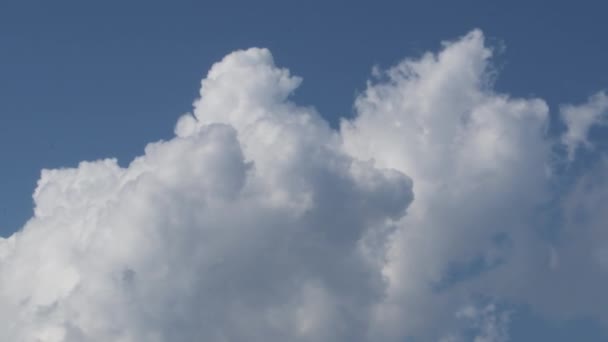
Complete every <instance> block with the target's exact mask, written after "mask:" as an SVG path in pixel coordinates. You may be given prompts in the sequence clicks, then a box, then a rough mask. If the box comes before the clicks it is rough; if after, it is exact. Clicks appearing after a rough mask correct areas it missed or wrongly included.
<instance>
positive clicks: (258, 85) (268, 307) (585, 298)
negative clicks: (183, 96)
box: [0, 30, 608, 342]
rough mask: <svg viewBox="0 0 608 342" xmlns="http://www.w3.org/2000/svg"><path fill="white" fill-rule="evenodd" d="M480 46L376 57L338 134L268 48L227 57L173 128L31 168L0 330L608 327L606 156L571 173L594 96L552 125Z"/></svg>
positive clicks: (462, 331) (103, 334)
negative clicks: (70, 161) (128, 158)
mask: <svg viewBox="0 0 608 342" xmlns="http://www.w3.org/2000/svg"><path fill="white" fill-rule="evenodd" d="M491 56H492V50H491V48H489V47H487V46H486V45H485V44H484V37H483V34H482V33H481V32H480V31H477V30H476V31H472V32H471V33H469V34H467V35H466V36H464V37H462V38H460V39H458V40H456V41H453V42H445V43H443V47H442V49H441V51H440V52H438V53H436V54H435V53H427V54H425V55H423V56H422V57H420V58H417V59H406V60H404V61H402V62H401V63H399V64H397V65H396V66H394V67H392V68H390V69H388V70H386V71H377V72H375V76H374V77H375V78H374V80H372V81H370V82H369V84H368V87H367V89H366V90H365V91H364V92H363V93H362V94H360V95H359V96H358V97H357V99H356V102H355V110H356V117H355V118H353V119H352V120H343V122H342V123H341V127H340V129H339V130H337V131H336V130H333V129H331V128H330V127H329V125H328V124H327V122H326V121H325V120H324V119H323V118H322V117H321V116H320V115H319V114H318V113H316V112H315V111H314V109H312V108H309V107H300V106H298V105H296V104H294V103H293V102H291V101H290V100H289V96H290V94H292V93H293V91H295V90H296V88H297V87H298V86H299V84H300V81H301V80H300V79H299V78H298V77H296V76H292V75H290V73H289V71H288V70H286V69H282V68H280V67H277V66H276V65H275V64H274V61H273V58H272V55H271V54H270V52H269V51H268V50H265V49H249V50H244V51H237V52H234V53H232V54H230V55H228V56H226V57H225V58H224V59H223V60H222V61H220V62H218V63H217V64H215V65H213V67H212V68H211V70H210V71H209V73H208V75H207V77H206V78H205V79H204V80H203V81H202V86H201V91H200V98H199V99H197V100H196V102H195V104H194V110H193V112H192V113H188V114H185V115H183V116H182V117H181V118H180V119H179V120H178V122H177V124H176V127H175V134H176V136H175V137H174V138H173V139H171V140H169V141H160V142H156V143H151V144H149V145H148V146H147V147H146V150H145V153H144V154H143V155H142V156H140V157H138V158H136V159H135V160H133V161H132V162H131V163H130V165H129V166H128V167H126V168H121V167H120V166H118V164H117V162H116V161H115V160H112V159H108V160H100V161H94V162H82V163H80V164H79V165H78V166H77V167H75V168H66V169H58V170H43V172H42V175H41V178H40V180H39V182H38V186H37V189H36V191H35V193H34V201H35V216H34V217H33V218H31V219H30V220H29V221H28V222H27V223H26V224H25V226H24V227H23V229H22V230H21V231H20V232H18V233H16V234H14V235H13V236H11V237H10V238H8V239H0V340H3V341H4V340H6V341H25V342H29V341H42V342H77V341H95V342H97V341H99V342H101V341H119V342H143V341H146V342H148V341H150V342H166V341H167V342H168V341H177V342H179V341H184V342H185V341H194V340H205V341H403V340H404V338H406V337H416V338H419V339H421V340H424V341H427V340H428V341H467V340H475V341H479V342H481V341H487V342H490V341H493V342H502V341H508V339H509V331H508V328H509V323H510V315H511V313H512V311H513V310H516V308H517V307H518V306H526V307H529V308H531V309H532V310H533V311H535V312H538V313H539V314H542V315H545V316H546V317H549V318H553V319H564V318H571V317H583V316H587V317H595V318H598V319H601V320H602V321H603V322H605V323H608V311H607V310H606V309H605V308H606V307H608V303H605V300H603V299H601V298H605V296H603V291H604V289H605V288H606V285H608V279H607V277H606V272H607V271H608V243H607V242H606V241H608V240H607V238H608V235H607V233H606V229H605V227H604V226H605V224H604V222H606V221H607V220H608V217H606V214H605V210H602V209H601V208H602V205H603V203H605V202H606V199H608V182H606V180H605V179H606V176H607V175H608V166H607V165H608V163H607V162H605V161H602V160H603V159H602V157H601V156H600V157H598V158H597V159H598V161H593V162H590V163H589V165H592V166H591V167H589V168H588V169H589V171H588V172H583V174H582V176H579V178H578V179H577V180H575V181H574V182H572V185H567V184H566V183H564V182H562V178H567V177H566V176H567V175H566V174H567V173H568V172H569V171H568V170H569V169H568V168H567V167H566V168H564V167H562V166H563V165H564V164H571V163H575V162H576V158H577V155H576V153H575V152H576V150H577V148H579V147H580V146H581V145H582V146H586V147H590V146H592V145H593V144H592V142H591V141H590V138H589V137H588V133H589V131H590V129H591V128H592V127H593V126H594V125H599V124H604V123H605V122H606V119H605V116H606V111H607V108H608V101H607V100H606V95H605V93H602V92H600V93H598V94H596V95H594V96H592V97H591V98H590V99H589V101H588V102H587V103H583V104H579V105H564V106H562V107H561V113H560V114H561V116H560V118H561V120H562V121H563V123H564V125H565V129H564V132H563V134H562V135H561V136H551V135H549V134H548V133H547V127H548V126H549V123H550V120H551V116H550V113H549V108H548V105H547V104H546V103H545V102H544V101H543V100H542V99H519V98H512V97H510V96H508V95H506V94H499V93H496V92H495V91H494V90H493V88H492V83H491V79H492V77H490V75H491V74H492V66H491V63H490V59H491ZM560 151H565V152H564V153H560ZM598 153H600V154H601V151H600V152H598ZM562 183H563V184H566V185H563V184H562ZM556 184H560V186H556ZM568 184H569V183H568ZM556 189H557V190H556ZM548 232H549V233H548ZM556 284H557V285H556ZM573 289H575V290H576V291H574V293H576V295H574V294H573Z"/></svg>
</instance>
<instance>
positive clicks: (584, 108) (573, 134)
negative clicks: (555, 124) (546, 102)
mask: <svg viewBox="0 0 608 342" xmlns="http://www.w3.org/2000/svg"><path fill="white" fill-rule="evenodd" d="M560 114H561V118H562V120H563V121H564V123H565V124H566V127H567V130H566V132H564V134H563V135H562V142H563V143H564V145H565V146H566V148H567V151H568V158H569V159H570V160H572V159H574V154H575V152H576V149H577V148H578V147H579V146H581V145H583V146H584V147H586V148H591V147H593V145H592V144H591V142H590V141H589V140H588V139H587V136H588V134H589V129H591V127H592V126H593V125H605V124H606V123H607V122H608V121H607V118H606V115H608V96H606V93H605V92H599V93H597V94H595V95H593V96H591V97H590V98H589V100H588V101H587V102H586V103H584V104H581V105H565V106H562V108H560Z"/></svg>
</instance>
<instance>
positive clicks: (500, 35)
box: [0, 0, 608, 341]
mask: <svg viewBox="0 0 608 342" xmlns="http://www.w3.org/2000/svg"><path fill="white" fill-rule="evenodd" d="M607 10H608V5H606V4H605V3H603V2H601V1H584V2H579V3H577V4H574V3H573V2H569V1H553V2H541V1H537V2H536V1H535V2H513V1H509V2H507V1H502V2H498V1H471V0H465V1H458V2H456V1H377V2H373V3H372V2H368V1H331V2H329V1H327V2H320V1H307V2H305V1H299V2H297V1H261V2H254V1H171V2H169V1H138V0H133V1H99V2H83V1H68V0H65V1H63V0H62V1H53V2H51V1H33V0H27V1H16V0H7V1H2V2H1V3H0V51H1V53H0V118H1V120H0V155H1V156H2V157H3V161H4V164H3V167H2V168H0V234H1V235H2V236H5V237H7V236H9V235H11V234H12V233H13V232H15V231H17V230H18V229H20V228H21V227H22V226H23V225H24V223H25V222H26V221H27V220H28V219H29V218H30V217H32V215H33V213H32V208H33V200H32V193H33V191H34V189H35V187H36V182H37V180H38V179H39V178H40V170H41V169H54V168H60V167H76V166H77V165H78V162H80V161H82V160H97V159H100V158H108V157H114V158H117V159H118V162H119V164H120V165H121V166H127V165H128V163H129V162H130V161H131V160H132V159H133V158H134V157H135V156H138V155H141V154H143V151H144V147H145V146H146V144H147V143H149V142H153V141H157V140H160V139H165V140H166V139H171V138H172V137H173V135H174V134H173V129H174V127H175V122H176V121H177V120H178V118H179V117H180V116H181V115H182V114H183V113H186V112H189V111H192V103H193V101H194V100H195V99H196V98H197V97H198V96H199V88H200V82H201V79H203V78H204V77H205V75H206V74H207V72H208V70H209V68H210V67H211V66H212V65H213V63H215V62H218V61H220V60H221V59H222V58H223V57H224V56H225V55H227V54H228V53H230V52H232V51H235V50H238V49H246V48H250V47H263V48H268V49H269V50H270V51H271V52H272V55H273V56H274V60H275V63H276V64H277V65H278V66H280V67H287V68H289V70H290V71H291V73H292V74H294V75H298V76H300V77H302V79H303V83H302V85H301V86H300V87H299V88H298V89H297V91H296V92H295V93H294V95H293V97H292V98H291V99H292V100H293V101H294V102H295V103H297V104H298V105H300V106H314V108H316V110H317V111H318V112H319V113H320V114H321V116H322V117H323V118H324V119H325V120H327V121H328V122H329V123H330V125H331V126H332V127H333V128H335V129H336V128H337V127H338V126H339V119H340V118H353V117H354V116H356V112H357V111H356V110H355V109H354V107H353V103H354V101H355V99H356V98H358V96H359V95H360V94H362V93H363V92H364V91H365V89H366V87H367V86H366V82H367V81H368V80H369V79H370V77H371V74H372V68H373V67H374V66H378V67H379V68H380V69H387V68H390V67H391V66H393V65H395V64H396V63H398V62H399V61H401V60H402V59H404V58H406V57H407V58H414V59H417V58H420V57H421V56H422V55H423V54H424V53H425V52H427V51H432V52H437V51H439V50H441V49H442V45H441V42H442V41H454V40H456V39H459V37H462V36H464V35H465V34H467V33H468V32H470V31H471V30H473V29H476V28H478V29H481V30H482V31H483V34H484V36H485V44H486V45H487V46H490V47H491V48H492V49H493V53H494V55H493V57H492V64H491V68H492V70H491V71H492V72H490V73H489V74H490V75H492V76H494V75H495V76H496V79H495V85H494V88H493V89H494V90H495V91H496V92H498V93H506V94H509V96H511V97H514V98H519V97H521V98H541V99H544V101H546V104H547V105H548V106H549V115H550V119H549V121H548V122H549V135H551V136H552V137H554V138H555V137H558V136H559V134H560V133H561V132H562V131H563V130H564V123H563V122H561V121H560V120H559V118H558V115H559V109H560V105H562V104H569V103H570V104H580V103H584V102H585V101H587V99H588V98H589V96H591V95H592V94H594V93H596V92H598V91H601V90H602V89H606V88H608V72H606V66H605V65H606V64H605V63H606V61H607V60H608V43H607V41H608V40H607V39H606V33H607V32H608V21H606V20H605V17H606V13H607ZM604 133H605V132H603V131H602V130H601V129H599V128H598V129H594V130H592V131H591V135H592V137H593V140H594V144H595V146H596V147H597V148H596V149H595V150H594V152H589V153H587V154H585V152H584V151H583V152H581V154H580V157H578V158H579V159H577V160H576V161H575V162H574V163H572V165H571V166H569V167H570V168H571V170H575V171H569V172H570V173H568V172H566V173H565V174H564V175H562V176H563V177H562V178H559V181H558V182H557V184H554V185H553V186H554V189H561V188H562V187H569V186H570V184H571V183H575V182H576V181H575V180H573V181H572V182H571V181H570V180H569V179H571V178H572V179H578V178H577V177H578V175H579V174H584V173H585V170H587V169H592V168H593V166H594V165H595V163H596V162H597V160H599V159H601V158H603V157H602V153H603V152H604V151H603V149H604V148H605V147H606V138H605V134H604ZM557 139H558V138H557ZM410 176H411V175H410ZM412 177H413V176H412ZM600 177H601V173H600ZM415 181H416V180H415V179H414V188H415V186H416V185H415V184H416V182H415ZM560 182H562V183H560ZM555 191H558V190H555ZM598 196H600V198H602V197H601V194H600V195H598ZM558 197H559V196H558ZM560 198H561V197H560ZM556 201H557V200H556ZM556 210H557V209H556ZM551 219H552V220H558V221H559V219H556V218H555V217H553V218H551ZM551 219H546V218H545V219H544V220H549V221H550V220H551ZM543 222H544V221H543ZM539 229H540V230H542V229H543V228H542V227H541V228H539ZM549 230H550V229H549ZM600 279H604V280H605V278H600ZM484 301H485V299H484V300H481V302H484ZM522 303H523V304H522ZM528 304H529V305H530V306H534V305H535V304H534V303H528ZM528 304H526V301H525V300H522V301H520V302H518V304H517V305H514V304H513V303H511V302H509V300H505V303H504V306H505V307H511V306H513V307H516V309H515V311H514V312H516V314H513V316H512V319H511V321H510V322H511V329H510V331H511V332H510V336H511V340H513V341H538V340H550V341H572V340H581V341H583V340H584V341H605V340H608V334H606V331H605V328H604V327H602V323H601V321H600V320H598V319H597V317H593V316H594V315H597V316H604V319H606V318H605V316H606V311H605V309H603V310H604V311H603V312H602V310H597V309H595V308H593V309H592V310H589V313H588V316H585V315H583V316H581V317H578V316H577V317H566V318H565V319H562V318H559V317H560V315H555V317H551V315H545V314H544V313H539V312H535V311H534V309H530V308H529V307H528V306H527V305H528ZM500 305H503V304H500ZM540 311H542V310H540ZM581 311H583V312H584V310H581ZM556 317H558V318H556ZM484 322H485V321H484ZM475 333H476V332H475ZM0 336H1V335H0ZM49 341H50V340H49ZM496 341H499V340H498V339H497V340H496Z"/></svg>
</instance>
